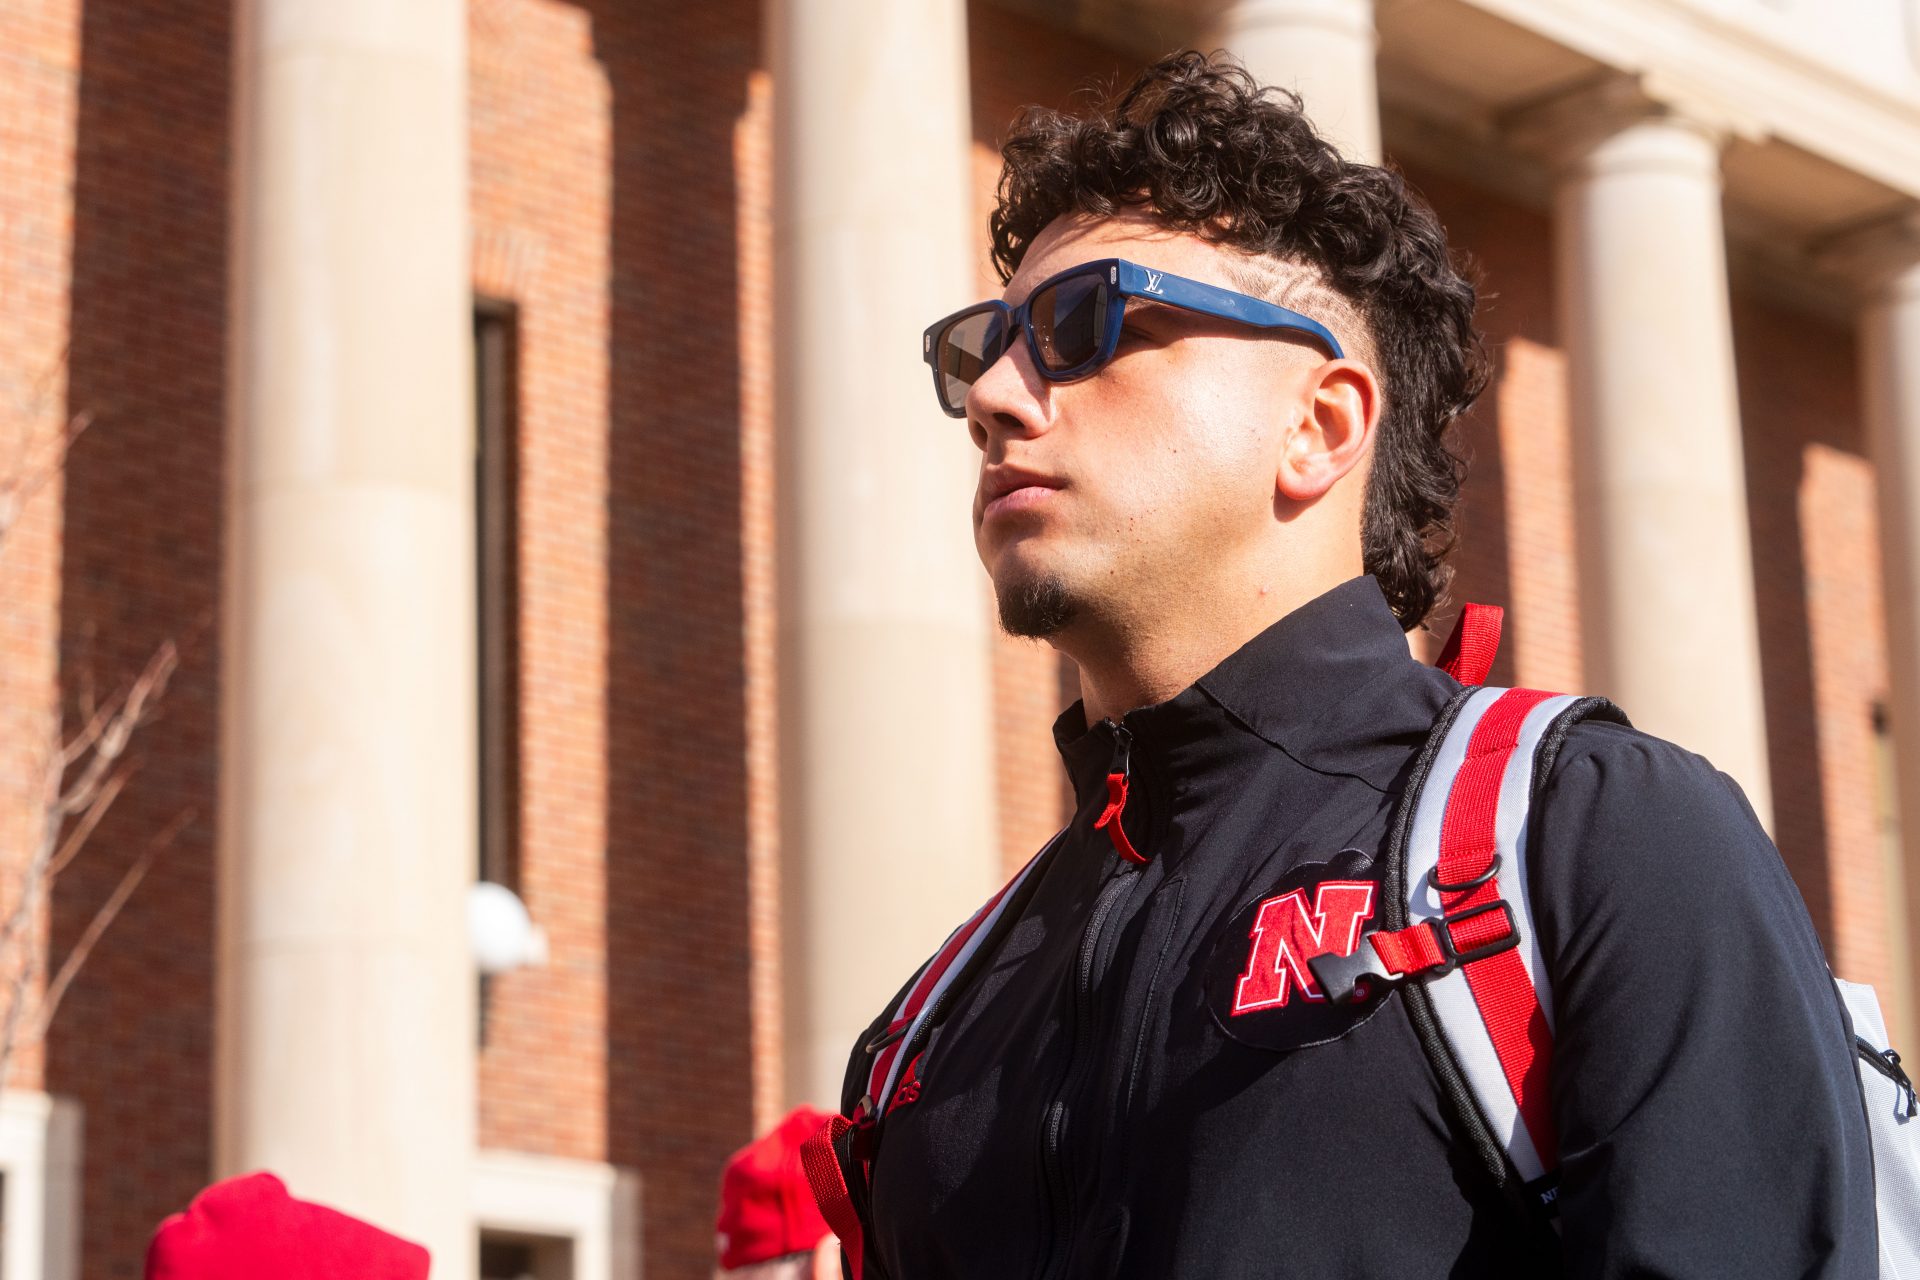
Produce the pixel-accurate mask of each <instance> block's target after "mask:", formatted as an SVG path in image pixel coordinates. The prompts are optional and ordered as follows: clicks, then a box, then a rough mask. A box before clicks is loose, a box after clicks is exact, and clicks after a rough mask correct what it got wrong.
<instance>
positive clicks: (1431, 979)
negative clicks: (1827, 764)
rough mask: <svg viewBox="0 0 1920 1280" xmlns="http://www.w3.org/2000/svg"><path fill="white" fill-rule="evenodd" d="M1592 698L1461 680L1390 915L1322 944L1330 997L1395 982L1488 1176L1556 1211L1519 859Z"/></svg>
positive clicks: (1429, 758)
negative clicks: (1348, 940) (1332, 950)
mask: <svg viewBox="0 0 1920 1280" xmlns="http://www.w3.org/2000/svg"><path fill="white" fill-rule="evenodd" d="M1596 717H1600V718H1608V719H1615V720H1622V721H1624V719H1625V717H1623V716H1621V715H1620V713H1619V712H1618V711H1617V710H1615V709H1614V708H1613V706H1612V704H1610V703H1608V702H1607V701H1606V700H1605V699H1603V698H1576V697H1572V696H1569V695H1565V694H1551V693H1543V692H1540V691H1538V690H1533V689H1501V688H1491V687H1488V688H1467V689H1463V690H1461V691H1460V693H1459V694H1457V695H1456V696H1455V697H1454V698H1453V700H1452V701H1451V702H1450V703H1449V704H1448V706H1447V708H1446V710H1445V711H1444V712H1443V713H1442V714H1441V717H1440V720H1439V721H1438V723H1436V725H1435V726H1434V729H1433V732H1432V734H1431V735H1430V736H1429V738H1428V741H1427V745H1426V748H1425V749H1424V750H1423V751H1422V753H1421V756H1420V759H1419V760H1418V761H1417V763H1416V765H1415V770H1414V773H1413V775H1412V778H1411V780H1410V781H1409V784H1408V787H1407V791H1406V794H1405V795H1404V796H1403V797H1402V799H1401V803H1400V808H1399V811H1398V813H1397V814H1396V816H1395V822H1394V832H1393V838H1392V843H1391V846H1390V848H1389V851H1388V864H1387V884H1386V889H1385V898H1386V901H1385V903H1384V907H1383V917H1384V923H1385V925H1386V927H1385V928H1383V929H1381V930H1378V931H1376V932H1373V933H1369V934H1367V935H1365V936H1364V937H1363V938H1362V939H1361V943H1360V945H1359V946H1358V947H1357V948H1355V950H1354V953H1353V955H1351V956H1346V957H1335V956H1319V957H1315V958H1314V959H1313V960H1312V961H1311V962H1310V963H1311V964H1312V967H1313V970H1314V975H1315V977H1316V978H1318V979H1319V981H1320V982H1321V983H1322V985H1323V987H1324V988H1325V989H1326V991H1327V993H1328V994H1329V995H1330V996H1331V997H1332V998H1333V999H1335V1000H1355V999H1368V998H1372V997H1374V996H1376V995H1380V994H1383V993H1384V990H1385V989H1386V988H1387V987H1390V986H1394V985H1400V984H1405V995H1406V1001H1407V1009H1408V1015H1409V1017H1410V1018H1411V1020H1412V1021H1413V1024H1414V1028H1415V1030H1416V1032H1417V1033H1418V1034H1419V1036H1420V1041H1421V1044H1422V1046H1423V1047H1424V1048H1425V1049H1426V1051H1427V1055H1428V1058H1429V1059H1430V1060H1431V1062H1432V1064H1433V1066H1434V1070H1435V1074H1436V1075H1437V1076H1438V1077H1439V1079H1440V1083H1441V1087H1442V1090H1443V1091H1444V1092H1445V1093H1446V1094H1447V1095H1448V1097H1449V1099H1450V1100H1451V1101H1452V1102H1453V1104H1454V1109H1455V1111H1456V1113H1457V1114H1458V1115H1459V1116H1460V1117H1461V1118H1462V1120H1463V1123H1464V1124H1465V1126H1466V1129H1467V1137H1468V1139H1469V1142H1470V1143H1471V1145H1472V1146H1473V1147H1474V1148H1475V1150H1476V1151H1477V1152H1478V1153H1479V1155H1480V1156H1481V1158H1482V1162H1483V1163H1484V1164H1486V1166H1487V1167H1488V1169H1489V1171H1490V1172H1491V1173H1492V1174H1493V1175H1494V1177H1495V1180H1496V1181H1497V1182H1498V1183H1499V1184H1500V1185H1501V1186H1502V1187H1504V1188H1506V1189H1508V1190H1509V1191H1510V1192H1513V1193H1515V1194H1516V1195H1518V1196H1519V1197H1520V1198H1522V1199H1523V1200H1525V1201H1526V1202H1528V1203H1530V1204H1531V1205H1533V1206H1534V1207H1535V1208H1537V1209H1538V1210H1540V1211H1542V1212H1544V1213H1545V1214H1546V1215H1547V1216H1549V1217H1551V1216H1552V1213H1553V1202H1554V1198H1555V1194H1556V1188H1557V1182H1558V1178H1557V1175H1558V1168H1559V1141H1558V1135H1557V1134H1556V1133H1555V1130H1554V1124H1553V1114H1552V1109H1551V1102H1550V1098H1549V1077H1550V1071H1551V1065H1552V1050H1553V992H1552V987H1551V984H1550V983H1549V981H1548V976H1547V968H1546V962H1545V959H1544V958H1543V956H1542V954H1541V951H1540V942H1539V935H1538V931H1537V930H1536V929H1535V927H1534V918H1533V910H1532V903H1531V890H1530V887H1529V881H1528V874H1527V858H1528V852H1529V851H1528V839H1527V836H1528V829H1529V817H1530V812H1531V809H1532V806H1533V803H1534V800H1535V798H1536V797H1537V795H1538V793H1539V789H1540V784H1541V781H1542V780H1543V779H1544V778H1545V777H1546V776H1547V773H1548V771H1549V769H1550V768H1551V766H1552V762H1553V758H1554V756H1555V755H1556V754H1557V753H1558V751H1559V748H1560V745H1561V743H1562V742H1563V741H1564V740H1565V736H1566V733H1567V730H1568V729H1570V728H1571V727H1572V726H1573V725H1574V724H1575V723H1577V722H1579V721H1581V720H1584V719H1591V718H1596Z"/></svg>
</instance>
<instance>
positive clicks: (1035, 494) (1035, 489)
mask: <svg viewBox="0 0 1920 1280" xmlns="http://www.w3.org/2000/svg"><path fill="white" fill-rule="evenodd" d="M1058 492H1060V490H1059V489H1057V488H1055V487H1054V486H1052V485H1044V484H1024V485H1021V486H1020V487H1019V488H1018V489H1011V490H1008V491H1007V492H1006V493H1003V494H1001V495H1000V496H999V497H997V498H995V499H994V500H993V501H992V502H989V503H988V504H987V505H986V507H985V508H983V509H982V510H981V512H980V518H981V519H982V520H991V519H992V518H993V517H995V516H1001V515H1011V514H1012V513H1014V512H1016V511H1029V510H1032V509H1033V508H1034V507H1037V506H1040V505H1041V504H1042V503H1044V502H1046V501H1048V500H1049V499H1050V498H1052V497H1053V495H1054V494H1056V493H1058Z"/></svg>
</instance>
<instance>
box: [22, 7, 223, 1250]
mask: <svg viewBox="0 0 1920 1280" xmlns="http://www.w3.org/2000/svg"><path fill="white" fill-rule="evenodd" d="M230 9H231V5H230V4H228V3H227V2H226V0H86V3H85V4H84V6H81V12H82V15H83V18H82V27H81V49H80V82H79V112H78V120H77V126H76V134H77V143H76V146H77V154H76V157H75V185H74V222H73V284H72V301H71V308H72V310H71V316H70V320H71V333H72V349H71V353H70V358H69V370H68V372H69V385H68V405H67V407H68V409H69V411H70V412H72V413H86V414H90V415H92V416H93V418H94V425H93V427H92V428H91V430H89V431H88V432H87V433H86V435H85V436H83V437H82V438H81V440H80V441H79V443H78V444H77V446H76V447H75V449H74V451H73V454H72V456H71V457H70V458H69V460H68V466H67V473H66V495H65V527H64V532H63V557H64V559H63V562H62V568H61V615H60V625H61V640H60V670H61V680H62V682H63V684H64V686H65V693H66V697H67V716H68V720H69V725H70V726H72V725H73V724H74V718H75V715H76V703H75V693H76V691H77V690H78V689H80V688H81V687H82V686H83V685H84V683H85V682H86V681H87V680H89V679H91V680H92V681H93V682H94V683H95V684H96V685H97V686H98V687H99V688H100V689H102V690H103V691H104V690H110V689H112V688H114V687H116V686H117V685H119V684H121V683H123V682H124V681H126V680H128V679H130V678H131V677H132V676H133V675H134V674H135V673H137V672H138V671H139V669H140V667H141V666H142V664H144V663H145V661H146V660H147V658H148V657H149V655H151V654H152V652H153V651H154V648H155V646H156V645H158V644H160V643H161V642H162V641H165V640H168V639H173V640H176V641H178V642H180V643H181V645H182V648H183V652H182V664H181V668H180V671H179V673H178V674H177V675H176V677H175V678H174V680H173V683H172V685H171V687H170V688H169V690H168V691H167V694H166V697H165V700H164V702H163V704H162V706H161V709H160V714H159V716H158V718H157V719H155V720H154V721H153V722H152V723H150V724H149V725H148V726H147V727H146V728H144V729H142V730H141V731H140V733H139V735H138V736H137V738H136V751H137V753H138V755H139V756H140V758H141V765H140V771H139V773H138V775H137V776H136V777H135V778H134V780H133V782H132V784H131V785H130V786H129V787H128V789H127V791H126V792H125V794H124V795H122V797H121V798H120V800H119V802H118V803H117V804H116V805H115V806H114V808H113V809H112V811H111V813H110V814H109V816H108V818H107V820H106V822H105V823H104V824H103V825H102V826H101V828H100V829H99V831H98V832H97V833H96V835H95V836H94V838H93V840H92V842H91V843H90V844H89V846H88V848H87V851H86V852H85V854H84V855H82V856H81V857H80V858H79V859H78V860H77V861H75V862H74V864H73V865H72V867H71V868H70V869H69V870H68V871H67V872H66V874H65V875H63V876H62V877H61V879H60V880H59V882H58V886H57V891H56V893H55V894H54V898H53V911H52V930H53V936H52V949H53V956H54V962H55V963H56V964H57V963H58V961H59V958H60V957H61V956H63V955H64V954H65V953H66V952H67V951H68V949H70V948H71V947H72V945H73V943H74V941H75V939H76V938H77V937H78V936H79V935H80V933H81V931H82V930H83V929H84V928H85V927H86V925H87V923H88V921H89V920H91V919H92V917H93V914H94V912H95V911H96V910H98V908H99V906H100V904H101V903H102V902H103V901H104V900H105V899H106V898H107V896H108V894H110V893H111V892H112V890H113V888H114V886H115V885H116V884H117V883H118V881H119V879H120V877H121V875H122V873H123V872H124V871H125V869H126V867H127V866H128V865H129V864H130V863H131V862H132V861H133V859H134V858H136V857H137V856H138V855H139V853H140V852H141V851H142V850H143V849H144V848H145V847H146V844H147V842H148V841H149V839H150V838H151V837H152V836H153V834H154V833H155V832H156V831H158V830H160V829H161V828H163V827H165V826H166V825H167V824H169V823H171V822H173V821H174V820H176V818H178V817H179V816H180V815H181V814H183V813H187V812H190V813H191V815H192V816H191V817H190V819H189V820H188V822H187V825H186V826H185V828H184V829H183V830H182V831H181V833H180V835H179V836H178V838H176V839H175V840H174V841H173V842H172V844H171V845H170V846H169V847H168V848H167V849H166V851H165V852H164V853H162V854H161V855H160V859H159V861H158V863H157V864H156V865H155V867H154V869H153V871H152V872H151V873H150V874H149V875H148V876H147V877H146V879H145V881H144V882H143V883H142V884H141V885H140V887H139V889H138V890H137V892H135V894H134V895H133V897H132V899H131V901H130V902H129V904H128V906H127V907H126V909H125V911H124V912H123V913H122V914H121V915H120V917H119V919H118V920H117V921H116V922H115V923H114V925H113V927H112V928H111V929H110V930H109V931H108V932H107V934H106V935H105V938H104V939H103V941H102V942H101V944H100V945H99V947H98V948H97V949H96V950H95V951H94V953H93V955H92V958H91V959H90V960H89V961H88V962H87V964H86V966H85V967H84V968H83V969H82V970H81V972H80V976H79V979H78V980H77V981H76V982H75V984H74V985H73V987H72V989H71V991H70V992H69V993H68V995H67V998H66V1001H65V1003H64V1004H63V1005H62V1006H61V1009H60V1013H59V1019H58V1021H57V1022H56V1024H55V1026H54V1029H53V1033H52V1035H51V1038H50V1041H49V1044H48V1053H47V1075H48V1087H49V1088H50V1089H51V1090H52V1091H53V1092H56V1093H61V1094H67V1095H70V1096H72V1097H75V1098H77V1099H79V1100H80V1102H81V1103H82V1104H83V1105H84V1106H85V1108H86V1114H85V1124H86V1152H85V1206H84V1213H83V1216H82V1224H81V1236H82V1258H81V1272H82V1274H84V1275H86V1276H87V1277H89V1280H134V1278H135V1277H138V1276H139V1274H140V1266H141V1257H142V1254H143V1252H144V1249H145V1244H146V1239H147V1236H148V1234H149V1233H150V1232H151V1231H152V1230H153V1227H154V1226H155V1225H156V1224H157V1223H158V1222H159V1221H160V1219H161V1218H162V1217H163V1216H164V1215H166V1214H167V1213H170V1212H172V1211H174V1210H176V1209H178V1208H180V1207H181V1206H182V1205H184V1204H185V1203H186V1202H187V1200H188V1198H189V1197H190V1196H192V1194H193V1193H194V1192H195V1191H197V1190H198V1189H199V1188H200V1187H201V1186H202V1185H204V1184H205V1183H206V1181H207V1179H208V1176H209V1166H210V1160H211V1156H210V1151H209V1143H210V1133H209V1129H210V1092H209V1091H210V1081H211V1076H212V1036H213V838H214V812H215V803H216V801H215V772H216V763H217V745H216V739H217V724H218V720H217V709H216V695H217V686H218V671H217V652H216V638H217V635H218V628H217V626H216V625H215V610H216V608H217V606H218V600H219V584H220V558H221V501H222V493H223V483H224V482H223V478H222V470H223V467H224V457H223V453H224V441H223V431H224V427H223V413H224V410H223V404H224V382H225V373H226V361H225V344H226V319H225V316H226V259H227V237H228V225H227V222H228V220H227V200H228V165H227V155H228V93H229V82H230V71H229V58H230V48H231V45H232V31H231V28H230V25H229V22H230Z"/></svg>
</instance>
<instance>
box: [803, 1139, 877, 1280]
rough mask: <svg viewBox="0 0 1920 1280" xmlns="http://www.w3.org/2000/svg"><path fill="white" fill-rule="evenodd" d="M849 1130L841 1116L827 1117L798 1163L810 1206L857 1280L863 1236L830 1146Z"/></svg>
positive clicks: (862, 1263)
mask: <svg viewBox="0 0 1920 1280" xmlns="http://www.w3.org/2000/svg"><path fill="white" fill-rule="evenodd" d="M851 1128H853V1125H852V1123H851V1122H850V1121H848V1119H847V1118H846V1117H845V1116H828V1117H827V1122H826V1123H825V1124H823V1125H821V1126H820V1127H819V1128H818V1129H816V1130H815V1131H814V1133H813V1136H812V1137H810V1138H808V1139H807V1140H806V1142H805V1143H804V1144H802V1146H801V1148H800V1164H801V1167H802V1168H803V1169H804V1170H805V1171H806V1175H807V1185H808V1186H810V1187H812V1188H813V1199H814V1203H815V1204H816V1205H817V1206H818V1207H819V1209H820V1214H821V1216H822V1217H824V1218H825V1219H826V1222H827V1225H828V1226H829V1227H831V1228H832V1229H833V1234H834V1235H836V1236H838V1237H839V1238H840V1252H841V1253H842V1254H843V1255H844V1256H845V1257H846V1260H847V1269H848V1270H849V1271H850V1272H851V1273H852V1275H853V1280H861V1276H860V1273H861V1270H862V1269H863V1268H864V1267H865V1266H866V1259H867V1254H866V1248H867V1239H866V1236H864V1235H863V1234H861V1231H860V1215H859V1214H857V1213H855V1212H854V1210H853V1197H852V1196H851V1195H850V1194H848V1192H847V1180H846V1177H845V1176H844V1175H843V1174H842V1173H841V1172H840V1157H839V1156H837V1155H835V1154H834V1150H833V1144H834V1143H836V1142H838V1141H839V1140H840V1135H841V1134H843V1133H845V1132H846V1131H847V1130H849V1129H851Z"/></svg>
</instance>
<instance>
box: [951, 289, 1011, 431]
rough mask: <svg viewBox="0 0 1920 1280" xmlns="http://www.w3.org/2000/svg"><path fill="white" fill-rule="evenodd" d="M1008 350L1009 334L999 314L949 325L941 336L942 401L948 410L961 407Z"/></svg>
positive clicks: (987, 313)
mask: <svg viewBox="0 0 1920 1280" xmlns="http://www.w3.org/2000/svg"><path fill="white" fill-rule="evenodd" d="M1005 349H1006V334H1005V332H1004V326H1003V325H1002V324H1001V323H1000V313H999V312H997V311H976V312H974V313H973V314H972V315H970V316H962V317H961V318H960V319H958V320H956V321H954V322H953V323H952V324H950V325H948V326H947V327H946V329H945V330H944V331H943V332H942V333H941V334H940V340H939V343H938V345H937V348H936V353H937V354H938V356H939V360H940V366H939V367H940V398H941V399H942V400H943V401H945V403H946V407H947V408H949V409H958V408H960V407H962V406H963V405H964V404H965V403H966V400H967V389H968V388H969V387H971V386H972V385H973V384H974V383H975V382H976V381H978V380H979V377H980V375H981V374H983V373H985V372H986V371H987V367H988V366H989V365H991V364H992V363H993V362H994V361H995V360H998V359H999V358H1000V353H1001V352H1002V351H1004V350H1005Z"/></svg>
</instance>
